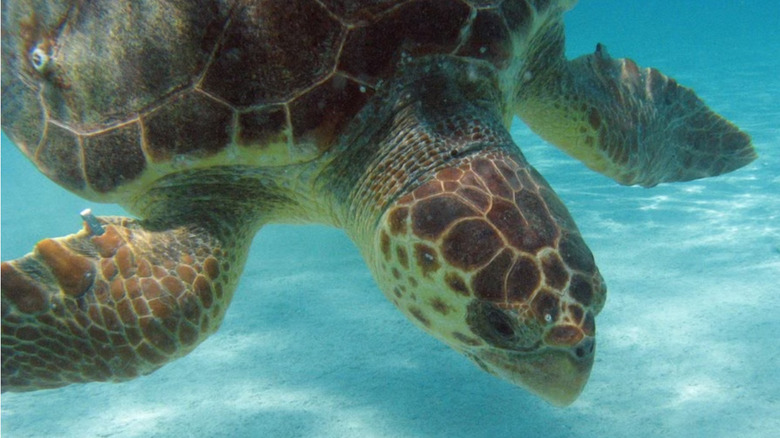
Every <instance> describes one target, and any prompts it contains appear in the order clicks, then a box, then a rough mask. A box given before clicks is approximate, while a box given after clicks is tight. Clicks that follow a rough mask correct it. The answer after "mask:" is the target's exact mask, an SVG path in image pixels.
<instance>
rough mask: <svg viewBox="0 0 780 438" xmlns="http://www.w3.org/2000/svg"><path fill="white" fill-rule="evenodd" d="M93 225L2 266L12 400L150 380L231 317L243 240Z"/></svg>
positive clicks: (6, 383) (132, 225)
mask: <svg viewBox="0 0 780 438" xmlns="http://www.w3.org/2000/svg"><path fill="white" fill-rule="evenodd" d="M85 219H92V220H87V223H86V224H87V227H86V228H85V229H84V230H82V231H80V232H78V233H76V234H72V235H70V236H66V237H61V238H56V239H44V240H42V241H41V242H39V243H38V244H37V245H36V247H35V250H34V251H33V252H32V253H31V254H28V255H26V256H25V257H22V258H20V259H16V260H12V261H10V262H3V263H2V309H3V312H2V358H3V360H2V391H3V392H5V391H32V390H36V389H45V388H56V387H60V386H65V385H68V384H71V383H78V382H89V381H122V380H129V379H132V378H134V377H137V376H140V375H144V374H149V373H151V372H152V371H154V370H156V369H157V368H159V367H161V366H162V365H164V364H165V363H167V362H169V361H171V360H173V359H176V358H178V357H181V356H184V355H185V354H187V353H189V352H190V351H192V349H194V348H195V346H197V345H198V344H199V343H200V342H201V341H203V340H204V339H205V338H206V337H207V336H208V335H210V334H211V333H213V332H214V331H215V330H216V329H217V327H218V326H219V324H220V321H221V320H222V317H223V316H224V313H225V310H226V308H227V306H228V304H229V302H230V298H231V297H232V294H233V290H234V288H235V286H236V283H237V279H238V272H240V271H241V266H242V265H243V262H244V260H245V259H246V249H245V248H242V247H241V244H240V243H239V242H240V239H239V240H238V241H237V242H236V243H238V244H237V245H235V244H230V245H228V246H226V245H224V244H223V243H224V241H225V240H227V239H219V238H217V237H215V236H213V235H212V234H211V233H208V232H206V231H205V230H203V229H200V228H197V227H177V228H173V229H170V230H164V231H151V230H148V229H145V228H144V227H142V226H141V224H140V223H139V222H137V221H134V220H131V219H127V218H119V217H114V218H100V219H96V218H94V216H92V217H87V218H85ZM243 243H245V244H248V242H243Z"/></svg>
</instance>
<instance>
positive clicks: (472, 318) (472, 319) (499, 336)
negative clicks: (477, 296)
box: [466, 300, 517, 348]
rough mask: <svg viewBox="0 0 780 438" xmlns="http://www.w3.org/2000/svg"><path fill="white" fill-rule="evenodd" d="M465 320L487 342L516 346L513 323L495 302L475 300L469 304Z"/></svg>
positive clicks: (506, 346)
mask: <svg viewBox="0 0 780 438" xmlns="http://www.w3.org/2000/svg"><path fill="white" fill-rule="evenodd" d="M466 321H467V323H468V324H469V326H470V327H471V330H472V331H473V332H474V333H475V334H476V335H478V336H479V337H481V338H482V339H483V340H484V341H485V342H487V343H488V344H490V345H492V346H494V347H498V348H513V347H515V346H516V345H515V344H516V343H517V336H516V333H515V323H514V321H512V318H511V317H510V315H508V314H507V313H506V312H504V311H503V310H501V309H500V308H499V307H498V306H496V305H495V304H493V303H490V302H486V301H482V300H475V301H474V302H473V303H472V304H471V305H469V310H468V316H467V317H466Z"/></svg>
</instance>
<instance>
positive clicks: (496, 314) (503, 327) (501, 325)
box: [486, 307, 515, 339]
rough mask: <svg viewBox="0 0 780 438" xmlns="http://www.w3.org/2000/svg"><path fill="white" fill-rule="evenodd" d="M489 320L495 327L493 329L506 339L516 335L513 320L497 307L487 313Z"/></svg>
mask: <svg viewBox="0 0 780 438" xmlns="http://www.w3.org/2000/svg"><path fill="white" fill-rule="evenodd" d="M486 318H487V322H488V324H490V326H491V327H492V328H493V330H494V331H495V332H496V334H498V335H499V336H501V337H502V338H505V339H511V338H512V337H513V336H514V335H515V330H514V329H513V328H512V322H511V321H510V320H509V316H507V315H506V314H505V313H504V312H502V311H501V310H499V309H497V308H495V307H494V308H493V309H492V311H490V312H489V313H488V314H487V315H486Z"/></svg>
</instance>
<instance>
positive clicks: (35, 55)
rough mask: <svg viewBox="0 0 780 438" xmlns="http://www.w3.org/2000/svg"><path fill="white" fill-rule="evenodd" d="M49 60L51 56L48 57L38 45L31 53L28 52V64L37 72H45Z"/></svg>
mask: <svg viewBox="0 0 780 438" xmlns="http://www.w3.org/2000/svg"><path fill="white" fill-rule="evenodd" d="M50 59H51V56H49V53H48V52H46V51H45V50H43V48H42V47H41V45H40V44H39V45H37V46H35V48H34V49H33V50H32V52H30V63H32V66H33V68H34V69H35V70H37V71H39V72H43V71H44V70H46V67H47V66H48V65H49V60H50Z"/></svg>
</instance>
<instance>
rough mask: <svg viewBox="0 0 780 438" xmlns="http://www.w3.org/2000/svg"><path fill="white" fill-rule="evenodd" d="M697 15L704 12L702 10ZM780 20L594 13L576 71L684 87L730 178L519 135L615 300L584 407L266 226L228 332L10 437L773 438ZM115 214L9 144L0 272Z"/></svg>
mask: <svg viewBox="0 0 780 438" xmlns="http://www.w3.org/2000/svg"><path fill="white" fill-rule="evenodd" d="M705 4H706V7H705V6H704V5H705ZM778 17H780V6H778V2H776V1H775V0H766V1H725V0H714V1H707V2H696V1H672V0H663V1H653V2H639V1H618V0H590V1H582V2H581V4H580V5H579V6H578V7H577V8H576V9H575V10H574V11H572V12H571V13H570V14H569V15H568V16H567V25H568V29H567V32H568V50H569V53H570V56H576V55H579V54H583V53H587V52H591V51H592V50H593V48H594V47H595V45H596V43H597V42H602V43H604V44H606V45H607V47H608V48H609V50H610V53H611V54H612V55H613V56H615V57H623V56H630V57H632V58H633V59H635V60H636V61H637V62H638V63H639V64H640V65H644V66H647V65H652V66H655V67H658V68H659V69H661V70H662V71H664V72H665V73H667V74H669V75H670V76H673V77H675V78H676V79H677V80H678V81H679V82H680V83H682V84H685V85H688V86H691V87H693V88H694V89H696V91H697V92H698V93H699V95H700V96H702V97H703V98H704V99H705V101H707V102H708V103H709V104H710V105H711V106H712V107H713V108H714V109H716V110H717V111H718V112H720V113H721V114H723V115H724V116H726V117H727V118H729V119H731V120H732V121H734V122H735V123H736V124H738V125H739V126H740V127H742V128H743V129H745V130H747V131H748V132H749V133H750V134H751V135H752V137H753V140H754V143H755V145H756V147H757V149H758V152H759V154H760V158H759V159H758V160H757V161H756V162H754V163H752V164H751V165H749V166H747V167H746V168H744V169H741V170H739V171H737V172H734V173H732V174H729V175H725V176H722V177H718V178H712V179H707V180H701V181H694V182H690V183H685V184H676V185H662V186H659V187H656V188H654V189H649V190H648V189H641V188H636V187H621V186H618V185H617V184H615V183H613V182H611V181H610V180H607V179H606V178H604V177H601V176H599V175H596V174H594V173H592V172H590V171H588V170H587V169H585V168H584V166H582V165H581V164H579V163H578V162H576V161H573V160H571V159H569V158H567V157H566V156H564V155H562V154H561V153H560V152H558V151H557V150H555V149H553V148H552V147H551V146H548V145H546V144H544V143H543V142H542V141H541V140H540V139H539V138H538V137H536V136H535V135H534V134H532V133H531V132H530V131H528V129H527V128H525V127H524V126H523V125H522V124H521V123H519V122H517V123H515V125H513V128H512V134H513V136H514V138H515V141H516V142H517V143H518V145H520V146H521V148H522V149H523V151H524V152H525V153H526V155H527V157H528V159H529V161H531V162H532V163H534V165H535V166H536V167H537V168H538V169H539V171H540V172H541V173H542V174H544V175H545V176H546V177H547V179H548V180H549V182H550V183H551V184H552V185H553V187H554V188H555V189H556V190H557V192H558V194H559V195H560V196H561V197H562V198H563V200H564V202H565V203H566V204H567V206H568V207H569V209H570V210H571V212H572V214H573V216H574V217H575V219H576V220H577V222H578V224H579V227H580V229H581V231H582V233H583V235H584V237H585V239H586V241H587V242H588V243H589V245H590V247H591V249H592V250H593V252H594V254H595V256H596V259H597V262H598V264H599V267H600V269H601V271H602V274H603V275H604V277H605V278H606V280H607V283H608V285H609V290H610V292H609V297H608V300H607V305H606V307H605V309H604V310H603V312H602V313H601V314H600V315H599V317H598V319H597V322H598V337H599V344H598V353H597V356H596V363H595V365H594V368H593V373H592V375H591V378H590V382H589V383H588V385H587V387H586V388H585V391H584V392H583V394H582V395H581V397H580V398H579V399H578V401H577V402H575V403H574V404H573V405H572V406H570V407H568V408H565V409H559V408H554V407H551V406H549V405H547V404H546V403H544V402H543V401H541V400H540V399H538V398H537V397H535V396H532V395H530V394H528V393H526V392H524V391H522V390H520V389H517V388H515V387H513V386H511V385H509V384H507V383H505V382H503V381H500V380H498V379H495V378H493V377H491V376H489V375H487V374H485V373H483V372H482V371H480V370H478V369H477V368H476V367H474V366H473V365H472V364H471V363H470V362H469V361H468V360H466V359H465V358H463V357H462V356H460V355H459V354H457V353H455V352H454V351H452V350H450V349H449V348H448V347H446V346H444V345H442V344H440V343H438V342H437V341H435V340H434V339H433V338H431V337H429V336H428V335H426V334H424V333H422V332H421V331H419V330H417V329H416V328H414V327H413V326H412V325H411V324H410V323H409V322H408V321H407V320H406V319H405V318H404V317H403V316H402V315H401V314H400V313H399V312H398V311H397V310H396V309H395V308H394V307H393V306H392V304H390V303H389V302H387V301H386V300H385V298H384V297H383V296H382V295H381V293H380V292H379V290H378V289H377V287H376V285H375V284H374V282H373V280H372V278H371V277H370V275H369V272H368V270H367V269H366V268H365V266H364V264H363V261H362V259H361V257H360V255H359V254H358V252H357V250H356V249H355V247H354V246H353V245H352V243H351V242H350V241H349V240H348V239H347V238H346V237H345V236H344V234H343V233H342V232H341V231H339V230H334V229H330V228H325V227H318V226H306V227H300V226H299V227H291V226H269V227H267V228H265V229H263V230H262V231H261V233H260V234H259V235H258V236H257V238H256V239H255V242H254V245H253V248H252V252H251V256H250V260H249V261H248V263H247V268H246V271H245V274H244V277H243V279H242V282H241V284H240V286H239V290H238V291H237V293H236V297H235V299H234V302H233V304H232V306H231V308H230V310H229V312H228V314H227V317H226V319H225V322H224V324H223V326H222V328H221V330H220V331H219V332H218V333H217V334H215V335H214V336H212V337H211V338H210V339H209V340H207V341H206V342H205V343H203V344H202V345H201V346H200V347H199V348H198V349H197V350H195V352H193V353H192V354H191V355H189V356H187V357H186V358H184V359H181V360H179V361H176V362H174V363H172V364H170V365H167V366H165V367H164V368H162V369H161V370H160V371H158V372H156V373H154V374H152V375H150V376H148V377H144V378H140V379H137V380H134V381H131V382H128V383H123V384H89V385H78V386H71V387H66V388H63V389H58V390H51V391H42V392H37V393H27V394H7V393H6V394H3V396H2V417H1V419H2V435H3V436H4V437H37V436H41V437H43V436H46V437H51V436H56V437H65V436H68V437H70V436H73V437H169V436H170V437H188V436H192V437H207V436H215V437H216V436H238V437H242V436H247V437H299V436H312V437H536V436H539V437H609V436H615V437H626V436H632V437H651V436H664V437H762V436H777V433H778V432H777V431H778V430H780V378H778V374H777V367H778V364H780V336H779V335H778V333H780V318H779V317H778V315H780V294H778V292H777V287H778V284H779V283H780V154H778V148H779V147H780V146H779V145H780V74H778V72H780V31H779V30H778V28H780V22H779V20H780V19H778ZM87 206H89V207H92V208H93V210H94V211H95V212H96V213H97V214H100V215H106V214H121V209H119V208H117V207H115V206H107V205H94V204H90V203H88V202H86V201H83V200H80V199H78V198H76V197H74V196H72V195H70V194H69V193H67V192H65V191H64V190H62V189H60V188H58V187H57V186H56V185H54V184H52V183H51V182H49V181H48V180H46V179H45V178H44V177H42V176H41V175H40V174H39V173H37V172H36V171H35V169H34V168H33V167H32V165H31V164H29V163H28V162H27V161H26V160H25V159H24V158H22V157H21V155H20V154H19V153H18V152H17V151H16V149H15V148H14V147H13V145H11V144H10V143H9V142H8V140H7V139H6V138H5V137H3V145H2V228H1V231H2V259H3V260H7V259H10V258H15V257H19V256H22V255H23V254H25V253H26V252H27V251H29V250H30V249H31V248H32V246H33V245H34V243H35V242H37V241H38V240H39V239H41V238H43V237H48V236H60V235H64V234H68V233H72V232H74V231H76V230H77V229H78V228H79V227H80V219H79V218H78V212H79V211H80V210H81V209H82V208H84V207H87Z"/></svg>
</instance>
